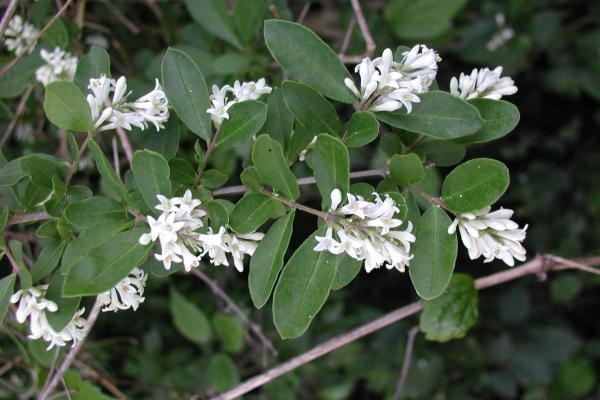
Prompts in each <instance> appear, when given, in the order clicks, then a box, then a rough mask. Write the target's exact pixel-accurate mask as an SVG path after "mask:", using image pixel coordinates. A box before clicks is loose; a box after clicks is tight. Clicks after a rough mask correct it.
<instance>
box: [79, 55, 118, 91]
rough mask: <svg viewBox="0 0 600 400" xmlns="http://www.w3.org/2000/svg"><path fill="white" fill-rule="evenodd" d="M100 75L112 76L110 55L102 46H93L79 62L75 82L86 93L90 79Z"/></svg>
mask: <svg viewBox="0 0 600 400" xmlns="http://www.w3.org/2000/svg"><path fill="white" fill-rule="evenodd" d="M100 75H105V76H107V77H110V57H109V56H108V53H107V52H106V50H104V49H103V48H101V47H92V48H91V49H90V51H88V52H87V53H86V54H85V55H84V56H83V57H81V58H80V59H79V61H78V62H77V70H76V71H75V78H74V79H73V82H75V84H76V85H77V86H78V87H79V89H81V90H82V91H83V92H84V93H87V91H88V85H89V84H90V79H92V78H99V77H100Z"/></svg>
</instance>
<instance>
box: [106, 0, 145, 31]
mask: <svg viewBox="0 0 600 400" xmlns="http://www.w3.org/2000/svg"><path fill="white" fill-rule="evenodd" d="M104 4H105V5H106V7H108V9H109V10H110V12H111V13H113V14H114V15H115V17H117V19H118V20H119V22H121V23H122V24H123V25H124V26H125V27H126V28H127V29H129V31H130V32H131V33H133V34H134V35H137V34H138V33H140V28H138V26H137V25H136V24H134V23H133V22H131V20H130V19H129V18H127V17H126V16H125V15H124V14H123V13H122V12H121V10H119V8H118V7H115V5H114V4H113V3H112V0H108V1H105V2H104Z"/></svg>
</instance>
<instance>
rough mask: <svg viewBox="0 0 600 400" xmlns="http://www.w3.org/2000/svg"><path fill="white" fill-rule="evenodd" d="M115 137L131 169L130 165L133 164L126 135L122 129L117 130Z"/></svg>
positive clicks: (131, 151) (131, 152)
mask: <svg viewBox="0 0 600 400" xmlns="http://www.w3.org/2000/svg"><path fill="white" fill-rule="evenodd" d="M117 135H118V136H119V140H120V141H121V146H123V152H124V153H125V157H126V158H127V162H128V163H129V167H131V163H132V162H133V150H132V149H131V143H129V138H128V137H127V133H125V131H124V130H123V128H117Z"/></svg>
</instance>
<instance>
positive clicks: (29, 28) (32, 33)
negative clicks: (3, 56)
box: [4, 15, 40, 56]
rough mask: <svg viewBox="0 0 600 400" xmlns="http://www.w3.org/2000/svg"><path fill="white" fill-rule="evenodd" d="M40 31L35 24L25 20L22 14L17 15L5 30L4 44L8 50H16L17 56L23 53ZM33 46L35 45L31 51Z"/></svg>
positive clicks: (30, 50)
mask: <svg viewBox="0 0 600 400" xmlns="http://www.w3.org/2000/svg"><path fill="white" fill-rule="evenodd" d="M39 33H40V31H39V30H38V29H37V28H36V27H35V26H33V25H31V24H29V23H27V22H23V18H22V17H21V16H20V15H15V16H14V17H13V18H12V19H11V20H10V22H9V23H8V27H7V28H6V31H5V32H4V36H5V39H4V45H5V46H6V48H7V49H8V50H10V51H14V52H15V54H16V55H17V56H18V55H21V54H22V53H23V52H24V51H25V49H27V47H28V46H29V45H31V43H33V41H34V40H35V38H36V37H37V35H38V34H39ZM33 48H34V46H31V48H30V49H29V53H31V52H32V51H33Z"/></svg>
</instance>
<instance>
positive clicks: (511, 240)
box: [448, 207, 527, 267]
mask: <svg viewBox="0 0 600 400" xmlns="http://www.w3.org/2000/svg"><path fill="white" fill-rule="evenodd" d="M512 215H513V211H512V210H510V209H505V208H500V209H499V210H496V211H494V212H490V207H486V208H485V209H483V210H480V211H477V212H471V213H464V214H461V215H460V216H458V217H457V218H456V219H454V221H453V222H452V224H451V225H450V227H449V228H448V233H449V234H454V233H455V232H456V230H457V228H458V231H459V233H460V238H461V240H462V242H463V244H464V246H465V247H466V248H467V249H468V250H469V258H471V260H474V259H476V258H479V257H481V256H483V257H484V258H485V261H484V262H490V261H492V260H494V259H495V258H499V259H501V260H502V261H504V262H505V263H506V264H508V265H510V266H511V267H512V266H514V265H515V259H516V260H519V261H525V258H526V257H525V254H526V250H525V248H524V247H523V245H522V244H521V242H522V241H523V240H524V239H525V232H526V231H527V225H525V227H524V228H521V229H519V225H517V223H516V222H514V221H512V220H511V219H510V218H511V217H512Z"/></svg>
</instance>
